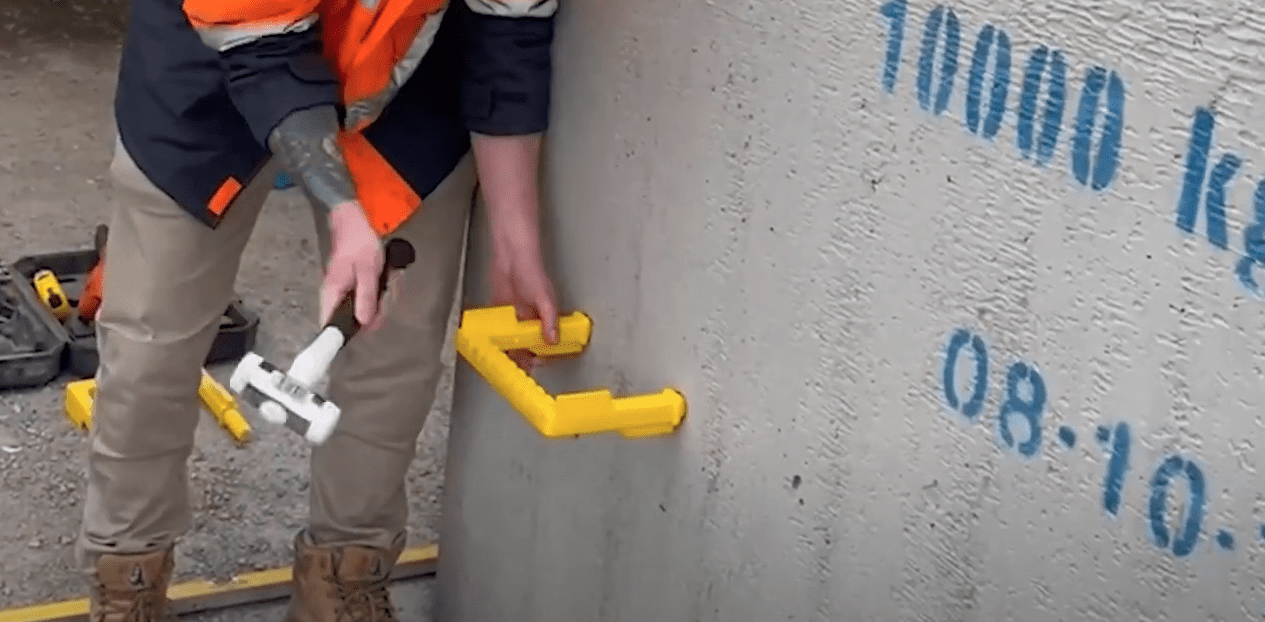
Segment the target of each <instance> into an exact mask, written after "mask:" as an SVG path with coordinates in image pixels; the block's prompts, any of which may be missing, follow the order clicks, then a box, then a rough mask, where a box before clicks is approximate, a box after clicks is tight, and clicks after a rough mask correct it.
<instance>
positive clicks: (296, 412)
mask: <svg viewBox="0 0 1265 622" xmlns="http://www.w3.org/2000/svg"><path fill="white" fill-rule="evenodd" d="M385 254H386V262H385V265H384V266H383V270H382V274H381V275H380V276H379V278H378V298H379V300H381V298H382V294H383V293H384V292H385V291H386V287H387V279H388V277H389V276H390V274H391V271H393V270H401V269H403V268H405V267H407V266H409V265H410V264H412V263H413V261H414V259H415V258H416V253H415V251H414V250H413V245H412V244H409V243H408V241H407V240H403V239H400V238H393V239H391V240H390V241H388V242H387V243H386V248H385ZM360 328H361V326H360V322H358V321H357V320H356V310H355V299H354V297H353V292H348V294H347V295H346V296H344V297H343V300H342V302H341V303H339V305H338V307H337V308H336V309H334V313H333V314H332V315H331V316H330V319H329V321H328V322H327V323H326V324H325V326H323V327H322V328H321V331H320V332H319V333H318V334H317V336H316V339H314V340H313V341H312V343H311V345H309V346H308V347H307V348H305V349H304V350H303V351H302V352H300V353H299V355H298V356H296V357H295V358H294V362H293V363H291V365H290V369H289V371H288V372H286V373H282V371H281V369H280V368H278V367H277V366H275V365H272V364H271V363H269V362H268V361H265V360H264V359H263V357H261V356H259V355H258V354H256V353H254V352H251V353H248V354H246V356H244V357H242V360H241V362H240V363H238V364H237V369H235V370H234V371H233V376H232V378H231V379H230V380H229V388H231V389H232V390H233V392H235V393H237V394H238V395H239V396H241V398H242V401H243V402H245V403H246V404H249V405H250V406H251V407H253V408H255V409H256V410H257V411H258V412H259V414H260V416H261V417H263V419H264V420H265V421H268V422H269V423H273V424H277V425H284V426H286V427H287V428H290V429H291V430H292V431H294V432H295V433H297V434H299V435H300V436H302V437H304V438H306V439H307V440H308V442H310V443H312V444H315V445H320V444H323V443H324V442H325V441H326V440H327V439H329V437H330V435H332V434H333V433H334V429H335V428H336V427H337V426H338V418H339V415H340V414H341V411H340V410H339V408H338V406H337V405H336V404H334V403H333V402H330V401H329V400H327V399H325V398H324V397H322V396H321V395H319V394H317V393H316V392H315V391H314V390H313V387H314V386H315V385H316V383H317V382H319V381H320V380H321V379H322V378H324V377H325V374H326V372H328V371H329V366H330V363H332V362H333V361H334V357H335V356H337V354H338V352H339V351H340V350H341V349H342V347H343V345H344V344H346V343H347V342H348V341H350V340H351V338H352V337H354V336H355V335H356V333H358V332H360Z"/></svg>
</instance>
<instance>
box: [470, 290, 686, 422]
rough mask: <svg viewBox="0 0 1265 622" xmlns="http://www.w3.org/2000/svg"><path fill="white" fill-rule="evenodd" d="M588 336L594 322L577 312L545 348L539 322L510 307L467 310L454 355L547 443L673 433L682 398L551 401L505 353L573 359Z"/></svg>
mask: <svg viewBox="0 0 1265 622" xmlns="http://www.w3.org/2000/svg"><path fill="white" fill-rule="evenodd" d="M592 332H593V321H592V320H591V319H589V317H588V316H587V315H585V314H583V313H580V312H578V311H577V312H574V313H572V314H570V315H567V316H563V317H559V318H558V343H557V344H554V345H550V344H548V343H545V341H544V338H543V337H542V336H541V331H540V320H529V321H520V320H519V319H518V316H517V315H516V314H515V313H514V307H513V306H509V305H506V306H501V307H488V308H483V309H470V310H467V311H465V312H464V313H462V314H461V326H460V327H459V328H458V329H457V335H456V342H457V352H459V353H460V354H461V356H462V357H464V358H465V359H466V361H467V362H469V363H470V365H471V367H473V368H474V369H475V371H477V372H479V375H480V376H483V379H484V380H486V381H487V382H488V384H490V385H492V388H493V389H496V392H497V393H499V394H500V395H501V397H503V398H505V399H506V401H508V402H509V403H510V404H511V405H512V406H513V407H514V408H515V409H516V410H518V412H519V413H521V414H522V415H523V416H524V417H526V418H527V421H529V422H530V423H531V424H532V425H534V426H535V427H536V429H537V430H539V431H540V433H541V434H543V435H545V436H547V437H559V436H573V435H577V434H597V433H601V432H619V433H620V434H622V435H624V436H625V437H629V438H635V437H643V436H659V435H663V434H669V433H671V432H672V431H673V430H675V429H676V428H677V426H678V425H680V423H681V420H682V419H683V418H684V417H685V396H683V395H681V394H680V393H679V392H677V391H675V390H673V389H664V390H663V391H660V392H659V393H653V394H649V395H636V396H631V397H620V398H616V397H613V396H612V395H611V393H610V391H608V390H606V389H598V390H592V391H582V392H579V393H563V394H560V395H558V396H557V397H554V396H551V395H549V394H548V393H546V392H545V390H544V389H543V388H541V387H540V385H539V384H537V383H536V381H535V380H533V379H532V377H531V376H529V375H528V374H527V372H525V371H523V369H522V368H520V367H519V366H518V365H516V364H515V363H514V361H513V360H511V359H510V357H509V356H508V355H507V354H506V353H505V352H506V351H507V350H531V351H532V353H534V354H536V355H537V356H562V355H569V354H577V353H579V352H581V351H583V350H584V348H585V347H586V346H587V345H588V343H589V335H590V334H591V333H592Z"/></svg>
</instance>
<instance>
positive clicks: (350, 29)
mask: <svg viewBox="0 0 1265 622" xmlns="http://www.w3.org/2000/svg"><path fill="white" fill-rule="evenodd" d="M457 1H462V0H457ZM515 1H517V2H525V1H527V0H515ZM446 5H447V1H446V0H376V1H375V0H323V1H321V0H185V2H184V11H185V14H186V15H187V16H188V18H189V22H190V23H191V24H192V25H193V27H194V28H195V29H196V30H198V31H200V33H201V34H203V36H204V38H206V37H208V36H210V37H212V38H214V39H216V40H220V41H224V42H226V43H225V44H230V43H231V42H232V41H234V40H250V39H252V38H257V37H260V36H266V35H269V34H279V33H284V32H287V31H289V30H292V29H296V28H307V27H312V25H313V24H315V23H317V22H318V21H319V23H320V27H321V28H322V38H323V40H324V44H325V50H324V54H325V57H326V59H327V60H328V61H329V62H330V65H331V67H332V68H333V69H334V72H335V74H336V75H337V76H338V78H339V80H340V81H341V83H342V98H343V103H344V105H345V106H346V108H347V120H346V128H345V130H344V131H343V132H342V133H341V135H340V143H341V145H342V147H343V151H344V155H345V157H346V159H347V167H348V169H350V170H351V173H352V177H353V179H354V181H355V185H356V194H357V196H358V198H359V200H360V202H361V205H362V206H363V208H364V210H365V212H366V213H367V214H368V216H369V220H370V222H371V223H372V224H373V226H374V228H375V229H377V231H378V233H379V235H383V236H385V235H387V234H389V233H390V232H392V231H394V230H395V229H396V228H397V227H398V226H399V225H400V224H401V223H403V222H404V221H405V220H406V219H408V218H409V217H410V216H411V215H412V214H413V213H414V212H415V211H416V210H418V209H419V208H420V207H421V203H422V200H421V197H419V196H418V195H417V193H416V192H414V191H413V189H412V188H411V187H410V186H409V184H408V183H406V182H405V181H404V179H403V178H401V177H400V175H399V173H398V172H397V171H396V170H395V169H394V168H393V167H392V166H391V165H390V164H389V163H388V162H387V161H386V160H384V159H383V158H382V156H381V155H380V154H379V153H378V152H377V150H376V149H374V147H373V146H372V145H371V144H370V143H369V142H368V141H367V140H366V139H365V137H364V136H363V135H362V134H361V130H363V129H364V128H365V127H366V126H368V125H369V124H370V123H371V122H372V121H373V120H374V119H375V118H376V117H377V115H378V114H380V113H381V111H382V109H383V108H384V107H385V106H386V104H387V103H388V102H389V101H390V99H391V98H392V97H393V96H394V94H395V92H396V91H397V90H398V89H399V87H400V84H401V83H402V82H403V81H404V80H403V79H397V78H396V77H395V76H397V75H403V76H407V74H408V73H410V72H411V71H412V70H413V68H415V67H416V64H417V63H418V62H419V61H420V60H421V57H422V56H423V55H424V54H425V52H426V50H427V49H428V48H429V46H430V43H431V40H433V38H434V35H435V31H436V30H437V28H438V23H439V19H440V18H441V16H442V12H443V11H444V10H445V8H446ZM241 188H242V183H241V181H239V180H236V179H233V178H231V177H230V178H228V179H226V180H225V182H224V184H223V185H222V186H221V188H220V192H218V193H216V195H215V196H214V197H213V199H212V205H211V206H210V207H211V209H212V211H213V212H214V211H215V210H217V209H218V210H219V211H220V212H221V213H222V212H223V210H225V209H226V208H227V206H228V205H229V204H231V202H232V201H233V199H234V198H235V197H236V196H237V194H238V193H240V191H241Z"/></svg>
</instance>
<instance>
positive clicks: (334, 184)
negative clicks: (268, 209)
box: [268, 106, 356, 211]
mask: <svg viewBox="0 0 1265 622" xmlns="http://www.w3.org/2000/svg"><path fill="white" fill-rule="evenodd" d="M338 130H339V128H338V114H337V112H336V111H335V110H334V108H333V107H332V106H321V107H318V108H309V109H307V110H300V111H298V112H295V113H293V114H291V115H290V116H288V117H286V118H285V120H284V121H282V122H281V123H280V124H279V125H277V129H275V130H273V132H272V135H271V136H269V137H268V146H269V148H271V149H272V152H273V154H275V155H276V156H277V157H278V158H281V164H282V168H284V169H285V170H286V171H288V172H289V173H290V174H291V175H293V176H294V177H296V178H297V181H298V182H299V183H300V184H301V185H302V186H303V189H304V190H305V191H306V192H307V195H308V196H309V197H311V198H312V199H313V206H315V207H317V208H320V209H323V210H325V211H331V210H333V209H335V208H337V207H338V206H340V205H343V204H345V203H351V202H353V201H355V200H356V187H355V185H354V184H353V183H352V181H351V171H349V170H347V163H346V161H344V160H343V154H342V149H341V148H340V147H339V145H338V140H337V137H338Z"/></svg>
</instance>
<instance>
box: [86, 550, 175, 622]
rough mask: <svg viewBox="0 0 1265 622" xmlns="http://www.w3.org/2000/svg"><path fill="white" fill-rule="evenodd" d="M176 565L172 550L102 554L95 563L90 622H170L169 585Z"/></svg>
mask: <svg viewBox="0 0 1265 622" xmlns="http://www.w3.org/2000/svg"><path fill="white" fill-rule="evenodd" d="M174 565H175V562H174V560H173V558H172V554H171V551H170V550H163V551H155V552H153V553H143V554H139V555H102V556H101V557H100V558H99V559H97V562H96V572H95V573H94V576H93V579H94V581H93V583H94V585H93V586H92V589H91V590H90V592H91V598H90V599H89V615H88V619H89V620H91V622H167V621H168V620H170V619H171V618H170V617H169V615H168V612H167V586H168V584H169V583H170V582H171V571H172V567H173V566H174Z"/></svg>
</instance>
